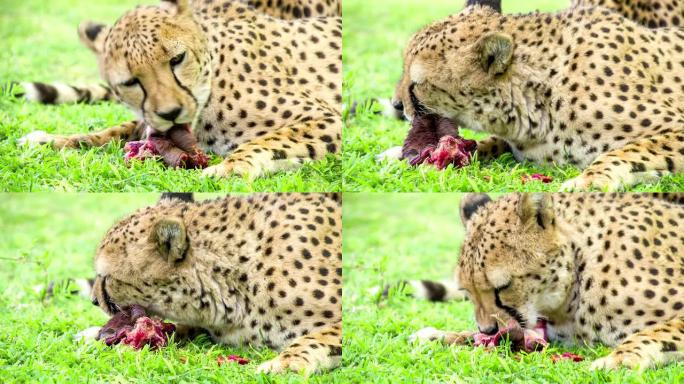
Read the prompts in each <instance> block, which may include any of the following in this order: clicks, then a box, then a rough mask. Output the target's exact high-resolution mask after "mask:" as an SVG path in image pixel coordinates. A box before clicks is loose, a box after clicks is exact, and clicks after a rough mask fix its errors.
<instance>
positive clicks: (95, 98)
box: [6, 82, 114, 104]
mask: <svg viewBox="0 0 684 384" xmlns="http://www.w3.org/2000/svg"><path fill="white" fill-rule="evenodd" d="M7 90H8V91H9V93H10V94H14V96H16V97H20V98H24V99H26V100H27V101H32V102H36V103H41V104H70V103H85V104H94V103H97V102H100V101H106V100H113V99H114V95H113V94H112V91H111V89H109V87H107V86H105V85H100V84H88V85H83V86H73V85H66V84H61V83H55V84H45V83H39V82H20V83H16V82H12V83H10V84H9V87H7ZM6 92H7V91H6Z"/></svg>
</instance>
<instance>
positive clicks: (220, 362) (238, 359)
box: [216, 355, 249, 365]
mask: <svg viewBox="0 0 684 384" xmlns="http://www.w3.org/2000/svg"><path fill="white" fill-rule="evenodd" d="M216 362H217V363H218V365H223V364H226V363H237V364H240V365H245V364H249V359H246V358H244V357H240V356H238V355H230V356H228V357H226V356H219V357H218V358H217V359H216Z"/></svg>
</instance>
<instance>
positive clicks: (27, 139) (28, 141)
mask: <svg viewBox="0 0 684 384" xmlns="http://www.w3.org/2000/svg"><path fill="white" fill-rule="evenodd" d="M53 141H54V136H52V135H51V134H49V133H47V132H45V131H33V132H31V133H29V134H28V135H25V136H22V137H21V138H20V139H19V140H18V141H17V143H18V144H19V145H26V146H29V147H35V146H38V145H43V144H49V143H51V142H53Z"/></svg>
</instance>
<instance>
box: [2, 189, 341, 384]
mask: <svg viewBox="0 0 684 384" xmlns="http://www.w3.org/2000/svg"><path fill="white" fill-rule="evenodd" d="M157 199H158V195H157V194H62V193H35V194H5V195H4V196H3V198H2V199H1V200H0V292H1V293H0V308H2V310H1V311H0V383H13V382H31V383H34V382H65V383H81V382H141V383H148V382H222V383H297V382H303V381H305V380H304V379H303V378H302V377H300V376H299V375H296V374H288V375H281V376H272V377H271V376H262V375H259V376H257V375H255V373H254V371H255V369H256V367H257V366H258V364H260V363H261V362H263V361H266V360H267V359H270V358H273V357H275V355H276V353H275V352H273V351H271V350H269V349H265V348H259V349H253V348H249V347H244V348H235V347H228V346H225V345H217V344H213V343H211V342H210V341H209V340H208V339H207V338H205V337H202V338H199V339H196V340H195V341H193V342H192V343H189V344H183V345H179V344H176V343H173V344H171V345H170V346H169V347H167V348H164V349H162V350H160V351H158V352H154V351H149V350H147V349H143V350H142V351H140V352H136V351H134V350H132V349H130V348H128V347H125V346H119V347H115V348H109V347H107V346H105V345H104V344H101V343H90V344H85V343H77V342H74V341H73V339H72V338H73V336H74V334H76V332H78V331H80V330H83V329H85V328H87V327H90V326H94V325H102V324H104V323H105V322H106V320H107V316H106V315H105V314H104V312H102V311H101V310H100V309H99V308H97V307H94V306H93V305H92V304H91V303H90V301H89V300H86V299H84V298H81V297H78V296H71V295H67V294H65V293H63V292H62V291H60V292H58V293H57V294H56V295H55V296H54V297H51V298H44V297H41V296H40V295H38V294H36V293H34V292H33V290H32V287H33V286H35V285H38V284H45V283H46V282H49V281H59V280H62V279H65V278H69V277H85V278H87V277H92V276H93V275H94V270H93V262H92V260H93V256H94V254H95V250H96V248H97V245H98V243H99V241H100V239H101V237H102V236H103V235H104V233H105V232H106V230H107V229H108V228H109V227H110V226H111V225H113V224H114V223H115V222H116V221H117V220H118V219H120V218H122V217H123V216H125V215H127V214H128V213H131V212H132V211H133V210H134V209H136V208H140V207H144V206H146V205H149V204H151V203H154V202H155V201H156V200H157ZM230 354H238V355H241V356H245V357H247V358H249V359H251V361H252V362H251V363H250V364H249V365H246V366H238V365H234V364H228V365H224V366H221V367H219V366H218V365H217V363H216V357H217V356H219V355H230ZM348 371H349V370H347V372H348ZM344 374H345V370H338V371H335V372H334V373H331V374H325V375H320V376H315V377H312V378H311V379H310V382H313V383H328V382H341V381H340V380H338V377H339V376H342V375H344Z"/></svg>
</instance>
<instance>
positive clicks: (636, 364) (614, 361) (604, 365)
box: [590, 353, 649, 370]
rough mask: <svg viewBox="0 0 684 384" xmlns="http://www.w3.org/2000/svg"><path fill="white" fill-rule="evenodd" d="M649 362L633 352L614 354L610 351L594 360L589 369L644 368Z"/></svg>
mask: <svg viewBox="0 0 684 384" xmlns="http://www.w3.org/2000/svg"><path fill="white" fill-rule="evenodd" d="M648 366H649V364H648V361H646V360H645V359H644V358H641V357H639V356H638V355H636V354H634V353H623V354H621V355H616V354H615V353H611V354H610V355H608V356H606V357H602V358H600V359H597V360H595V361H594V362H593V363H592V364H591V367H590V369H591V370H603V369H605V370H617V369H620V368H629V369H638V370H644V369H646V368H648Z"/></svg>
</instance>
